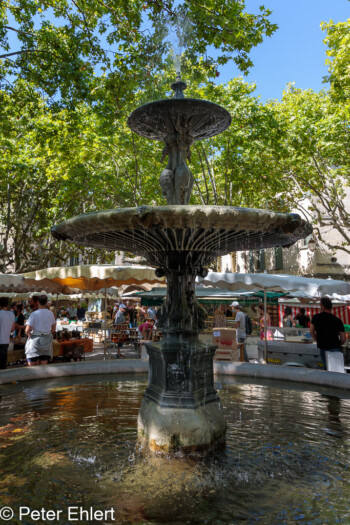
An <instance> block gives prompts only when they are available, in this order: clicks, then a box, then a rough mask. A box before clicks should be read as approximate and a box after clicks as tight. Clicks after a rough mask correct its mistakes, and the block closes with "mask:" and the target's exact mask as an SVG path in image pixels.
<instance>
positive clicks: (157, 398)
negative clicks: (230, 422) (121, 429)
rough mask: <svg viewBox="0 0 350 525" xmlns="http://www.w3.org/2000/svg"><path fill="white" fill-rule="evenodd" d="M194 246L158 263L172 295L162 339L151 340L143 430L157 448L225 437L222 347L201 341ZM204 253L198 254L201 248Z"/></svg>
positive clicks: (197, 446) (210, 443)
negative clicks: (217, 372)
mask: <svg viewBox="0 0 350 525" xmlns="http://www.w3.org/2000/svg"><path fill="white" fill-rule="evenodd" d="M193 255H194V254H192V253H191V252H189V253H187V254H185V253H181V252H177V253H174V252H170V253H168V254H166V259H167V264H166V266H165V267H164V268H158V270H157V272H158V274H159V275H166V278H167V298H166V301H165V304H164V306H163V307H162V309H161V312H160V315H159V322H158V326H159V328H160V330H162V333H163V338H162V342H161V343H159V344H157V343H151V342H150V343H146V348H147V352H148V355H149V384H148V387H147V389H146V392H145V397H144V399H143V401H142V405H141V409H140V413H139V419H138V433H139V437H140V440H141V441H142V442H144V443H145V444H146V445H147V447H148V448H150V449H151V450H153V451H156V452H173V451H178V450H180V451H183V452H189V451H198V450H203V449H206V450H207V449H212V448H216V447H220V446H222V445H223V444H224V443H225V434H226V423H225V420H224V417H223V413H222V410H221V407H220V403H219V397H218V395H217V392H216V390H215V388H214V376H213V357H214V354H215V349H216V347H215V346H213V345H204V344H202V343H201V342H200V341H199V338H198V332H199V330H200V329H202V328H204V325H205V323H204V321H205V317H206V313H205V310H204V309H203V308H202V306H201V305H200V304H199V303H198V301H197V299H196V296H195V278H196V275H197V274H199V273H201V275H203V274H204V271H203V269H202V268H201V267H199V266H198V264H197V265H196V264H193V263H194V262H195V259H197V257H193ZM196 255H198V254H196Z"/></svg>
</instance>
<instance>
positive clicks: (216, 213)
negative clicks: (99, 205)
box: [51, 205, 312, 240]
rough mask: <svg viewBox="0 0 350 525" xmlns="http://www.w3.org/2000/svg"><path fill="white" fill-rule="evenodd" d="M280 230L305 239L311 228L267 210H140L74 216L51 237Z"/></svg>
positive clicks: (292, 215) (288, 215)
mask: <svg viewBox="0 0 350 525" xmlns="http://www.w3.org/2000/svg"><path fill="white" fill-rule="evenodd" d="M272 226H274V227H276V226H277V227H280V228H282V229H284V230H285V231H286V232H288V231H289V230H290V231H291V232H292V231H293V230H295V229H296V228H298V226H299V227H300V228H303V229H304V232H305V235H306V234H308V233H311V231H312V227H311V225H309V223H307V222H306V221H304V219H302V218H301V217H300V215H298V214H296V213H277V212H273V211H269V210H261V209H253V208H242V207H234V206H192V205H169V206H139V207H135V208H116V209H111V210H106V211H98V212H90V213H85V214H82V215H77V216H75V217H72V218H71V219H67V220H66V221H64V222H61V223H59V224H57V225H55V226H53V227H52V230H51V231H52V233H53V235H54V236H55V237H56V238H57V239H60V240H69V239H73V237H74V236H76V235H79V234H80V235H84V234H89V233H98V232H101V233H103V232H106V231H123V230H131V229H138V230H143V229H144V230H150V229H152V228H155V227H157V228H176V229H177V228H179V229H185V228H206V229H213V230H231V229H233V228H238V229H243V228H244V229H246V230H251V231H262V232H267V231H269V228H270V227H272Z"/></svg>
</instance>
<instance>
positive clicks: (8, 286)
mask: <svg viewBox="0 0 350 525" xmlns="http://www.w3.org/2000/svg"><path fill="white" fill-rule="evenodd" d="M23 281H24V278H23V276H22V275H16V274H13V273H0V291H1V292H7V291H9V292H11V291H14V290H16V289H17V288H18V287H21V285H22V284H23Z"/></svg>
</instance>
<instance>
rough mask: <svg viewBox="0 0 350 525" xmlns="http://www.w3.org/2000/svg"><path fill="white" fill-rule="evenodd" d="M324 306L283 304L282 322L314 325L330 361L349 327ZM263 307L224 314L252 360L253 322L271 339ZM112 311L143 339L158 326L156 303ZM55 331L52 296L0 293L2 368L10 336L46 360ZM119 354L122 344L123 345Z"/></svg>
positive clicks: (79, 309)
mask: <svg viewBox="0 0 350 525" xmlns="http://www.w3.org/2000/svg"><path fill="white" fill-rule="evenodd" d="M320 308H321V312H320V313H319V314H316V315H314V316H313V317H312V319H310V317H309V316H308V315H307V314H306V313H305V308H300V311H299V313H298V314H297V315H296V316H295V317H293V316H292V309H291V308H290V307H286V308H285V309H284V317H283V326H285V327H287V328H288V327H302V328H310V334H311V336H312V338H313V339H314V340H315V341H316V342H317V345H318V347H319V348H320V350H321V359H322V361H323V363H324V364H325V352H326V351H330V352H332V351H339V349H340V348H341V345H342V344H343V343H344V342H345V329H344V324H343V322H342V321H341V320H340V319H338V318H337V317H336V316H334V315H333V313H332V302H331V301H330V299H328V298H322V299H321V303H320ZM253 310H254V311H255V312H256V313H258V321H254V320H250V318H249V317H248V316H247V315H246V314H245V313H244V312H243V310H242V308H241V306H240V304H239V303H238V302H237V301H234V302H233V303H232V304H231V306H230V307H228V308H227V310H226V312H225V314H224V315H226V317H233V316H235V317H234V327H235V328H236V336H237V343H243V344H244V359H245V361H248V355H247V352H246V348H245V343H246V339H247V336H248V335H249V334H250V331H249V330H250V329H249V322H252V323H254V324H256V325H257V326H258V329H259V334H260V339H265V330H267V337H266V338H267V339H269V337H268V334H269V330H268V328H269V327H270V326H271V318H270V315H269V313H268V312H265V310H264V306H263V304H259V305H258V306H257V307H253ZM57 314H58V316H63V317H65V318H68V319H69V320H77V321H82V320H85V314H86V310H85V307H84V306H83V305H81V304H80V303H78V304H77V306H74V304H69V305H68V307H64V308H61V309H60V310H59V311H58V312H57ZM110 316H111V317H112V319H113V324H114V326H116V327H117V326H118V325H125V324H126V325H127V326H128V327H130V328H135V329H137V330H138V332H139V336H140V338H142V339H145V340H150V339H152V334H153V333H154V331H155V330H156V328H157V309H156V308H154V307H153V306H150V307H149V308H145V307H144V306H135V304H133V303H127V304H126V305H125V304H123V303H120V304H119V303H115V305H114V307H113V308H111V309H110ZM55 331H56V312H55V308H54V307H53V305H52V304H51V303H50V302H48V299H47V296H46V295H34V296H32V297H31V298H30V299H29V300H28V301H27V302H26V303H23V302H16V303H12V304H11V305H10V303H9V299H8V298H7V297H0V369H4V368H6V365H7V351H8V346H9V343H10V340H11V338H12V340H17V341H20V340H22V338H23V337H25V339H26V341H25V354H26V360H27V364H28V366H36V365H44V364H47V363H48V362H49V360H50V359H51V358H52V340H53V335H54V334H55ZM118 354H119V357H121V354H120V348H118Z"/></svg>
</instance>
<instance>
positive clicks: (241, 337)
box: [231, 301, 249, 363]
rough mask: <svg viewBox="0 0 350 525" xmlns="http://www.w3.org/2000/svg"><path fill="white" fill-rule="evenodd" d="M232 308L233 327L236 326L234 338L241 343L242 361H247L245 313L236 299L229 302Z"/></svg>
mask: <svg viewBox="0 0 350 525" xmlns="http://www.w3.org/2000/svg"><path fill="white" fill-rule="evenodd" d="M231 306H232V310H233V311H234V312H236V317H235V328H236V340H237V343H243V353H244V361H245V362H246V363H249V359H248V353H247V349H246V345H245V343H246V339H247V334H246V331H245V314H244V313H243V312H242V309H241V307H240V304H239V303H238V302H237V301H233V303H232V304H231Z"/></svg>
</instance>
